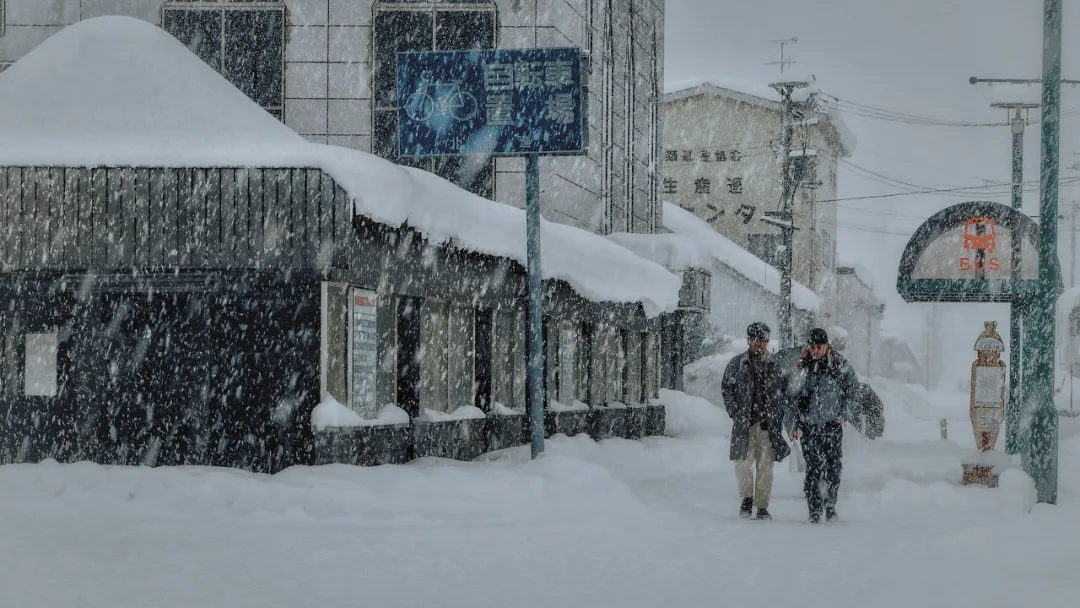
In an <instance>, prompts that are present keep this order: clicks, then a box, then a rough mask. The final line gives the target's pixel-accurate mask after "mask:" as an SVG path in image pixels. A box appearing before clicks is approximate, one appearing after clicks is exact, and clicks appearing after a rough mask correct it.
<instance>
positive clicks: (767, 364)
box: [721, 322, 791, 519]
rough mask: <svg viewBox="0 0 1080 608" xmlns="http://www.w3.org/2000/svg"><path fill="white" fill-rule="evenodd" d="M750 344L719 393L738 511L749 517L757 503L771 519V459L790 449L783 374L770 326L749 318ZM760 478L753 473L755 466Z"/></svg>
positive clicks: (732, 365) (759, 515)
mask: <svg viewBox="0 0 1080 608" xmlns="http://www.w3.org/2000/svg"><path fill="white" fill-rule="evenodd" d="M746 342H747V344H748V345H749V347H750V348H749V350H748V351H746V352H744V353H742V354H739V355H736V356H735V358H733V359H732V360H731V361H730V362H729V363H728V366H727V369H726V370H724V379H723V381H722V383H721V394H722V396H723V398H724V407H725V408H727V413H728V416H730V417H731V422H732V424H731V454H730V457H731V459H732V460H734V461H735V475H736V478H737V479H738V482H739V496H741V497H742V505H741V507H740V509H739V516H740V517H743V518H747V517H750V515H751V514H752V511H753V507H754V506H755V503H756V505H757V518H758V519H772V516H771V515H769V497H770V494H771V493H772V483H773V463H774V462H779V461H781V460H783V459H784V458H786V457H787V455H788V454H789V453H790V451H791V449H790V448H789V447H788V444H787V441H785V440H784V434H783V417H784V407H783V403H784V401H783V399H784V380H783V376H782V374H781V370H780V368H779V366H778V365H777V364H776V362H775V361H773V358H772V355H770V354H769V351H768V346H769V326H768V325H765V324H764V323H760V322H758V323H751V324H750V327H748V328H747V329H746ZM755 467H756V469H757V479H756V480H755V479H754V469H755Z"/></svg>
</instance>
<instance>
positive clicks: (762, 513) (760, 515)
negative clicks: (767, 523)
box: [756, 507, 772, 519]
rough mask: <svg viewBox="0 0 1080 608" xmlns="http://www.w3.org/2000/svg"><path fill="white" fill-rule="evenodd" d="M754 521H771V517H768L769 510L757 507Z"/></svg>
mask: <svg viewBox="0 0 1080 608" xmlns="http://www.w3.org/2000/svg"><path fill="white" fill-rule="evenodd" d="M756 519H772V515H769V510H768V509H766V508H764V507H758V510H757V518H756Z"/></svg>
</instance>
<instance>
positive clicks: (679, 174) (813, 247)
mask: <svg viewBox="0 0 1080 608" xmlns="http://www.w3.org/2000/svg"><path fill="white" fill-rule="evenodd" d="M664 88H665V94H664V132H663V148H664V163H663V165H662V172H663V177H662V181H661V198H662V199H663V200H666V201H669V202H671V203H674V204H675V205H678V206H679V207H682V208H683V209H686V210H688V211H690V212H692V213H694V214H695V215H697V216H698V217H700V218H702V219H704V220H705V221H706V222H708V223H709V225H711V226H712V227H713V228H714V229H715V230H716V231H717V232H719V233H720V234H723V235H724V236H725V237H727V238H728V239H730V240H731V241H733V242H734V243H735V244H736V245H738V246H739V247H742V248H744V249H746V250H748V251H750V252H751V253H753V254H754V255H756V256H758V257H759V258H761V259H762V260H764V261H766V262H768V263H769V264H770V265H772V266H774V267H777V268H779V267H780V265H781V264H782V260H783V249H782V244H783V235H782V231H781V229H780V228H779V227H777V226H776V225H775V224H773V223H769V222H766V221H763V219H762V218H764V217H766V216H767V214H768V213H772V212H776V211H779V210H780V198H781V194H782V190H783V186H782V181H781V165H782V160H783V159H781V158H780V156H781V154H782V150H781V143H782V140H783V131H782V125H781V112H780V110H781V105H780V95H779V93H777V92H776V91H775V90H773V89H771V88H769V86H768V85H766V84H758V83H750V82H744V81H737V80H732V79H729V78H715V77H709V78H695V79H689V80H679V81H671V82H667V83H666V84H665V87H664ZM806 91H816V88H815V87H811V88H809V89H802V90H800V91H799V92H800V93H802V94H803V95H804V97H805V93H806ZM802 101H803V103H797V104H796V106H797V108H796V113H797V118H798V120H799V123H798V126H797V127H796V128H795V130H794V142H793V148H794V149H793V155H794V156H795V157H796V161H795V163H794V168H795V171H796V173H797V178H798V179H799V180H800V183H802V184H803V185H802V186H801V187H800V188H799V189H798V190H797V192H796V196H795V204H794V208H793V215H794V224H795V227H796V228H797V230H796V231H795V235H794V249H793V252H792V256H793V268H792V276H793V277H794V280H795V281H797V282H799V283H801V284H803V285H805V286H806V287H808V288H810V289H811V290H814V291H817V290H818V289H819V287H820V283H821V278H822V277H823V276H824V275H826V274H828V273H831V272H833V270H834V269H835V265H836V234H837V231H836V229H837V207H836V202H835V199H836V191H837V165H838V159H839V158H841V157H847V156H850V155H851V154H852V153H853V152H854V146H855V139H854V137H852V136H851V134H850V131H848V129H847V127H846V126H845V124H844V122H843V120H842V119H841V118H840V116H839V115H837V114H836V113H835V112H832V111H830V110H829V109H828V108H825V107H822V106H820V104H819V103H818V102H817V101H815V102H814V103H810V102H809V101H807V100H802Z"/></svg>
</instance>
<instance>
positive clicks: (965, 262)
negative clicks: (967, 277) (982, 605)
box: [960, 258, 1001, 272]
mask: <svg viewBox="0 0 1080 608" xmlns="http://www.w3.org/2000/svg"><path fill="white" fill-rule="evenodd" d="M960 270H962V271H964V272H968V271H971V270H975V271H979V272H981V271H983V270H989V271H990V272H996V271H998V270H1001V260H999V259H998V258H990V259H989V260H982V259H979V258H975V261H974V262H972V260H971V258H960Z"/></svg>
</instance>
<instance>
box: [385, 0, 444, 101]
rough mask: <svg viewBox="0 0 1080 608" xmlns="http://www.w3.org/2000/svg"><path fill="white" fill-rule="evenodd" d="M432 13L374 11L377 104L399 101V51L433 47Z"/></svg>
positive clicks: (427, 49) (424, 49)
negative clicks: (397, 82) (397, 84)
mask: <svg viewBox="0 0 1080 608" xmlns="http://www.w3.org/2000/svg"><path fill="white" fill-rule="evenodd" d="M431 29H432V23H431V13H427V12H420V11H394V10H390V11H379V12H376V13H375V24H374V35H375V70H374V72H375V73H374V87H373V88H374V90H373V94H374V96H375V100H374V102H375V105H376V106H377V107H394V106H396V105H397V101H396V99H397V97H396V96H397V86H396V82H395V80H396V78H397V54H398V53H401V52H408V51H430V50H432V48H431V46H432V32H431Z"/></svg>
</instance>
